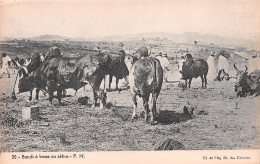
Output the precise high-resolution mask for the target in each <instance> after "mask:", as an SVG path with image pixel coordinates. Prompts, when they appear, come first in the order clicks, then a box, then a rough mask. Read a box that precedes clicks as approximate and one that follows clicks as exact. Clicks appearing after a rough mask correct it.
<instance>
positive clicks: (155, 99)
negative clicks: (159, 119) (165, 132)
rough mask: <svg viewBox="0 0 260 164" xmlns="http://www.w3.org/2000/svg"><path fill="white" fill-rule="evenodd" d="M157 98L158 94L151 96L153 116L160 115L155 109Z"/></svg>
mask: <svg viewBox="0 0 260 164" xmlns="http://www.w3.org/2000/svg"><path fill="white" fill-rule="evenodd" d="M158 96H159V93H155V94H154V95H153V108H152V110H153V111H154V113H155V115H159V114H160V110H159V109H158V108H156V101H157V98H158Z"/></svg>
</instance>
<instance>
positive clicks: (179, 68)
mask: <svg viewBox="0 0 260 164" xmlns="http://www.w3.org/2000/svg"><path fill="white" fill-rule="evenodd" d="M183 62H184V56H182V57H181V59H180V60H179V61H178V70H179V72H180V73H182V65H183Z"/></svg>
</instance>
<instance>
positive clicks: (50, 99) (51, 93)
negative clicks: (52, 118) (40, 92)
mask: <svg viewBox="0 0 260 164" xmlns="http://www.w3.org/2000/svg"><path fill="white" fill-rule="evenodd" d="M52 100H53V91H49V103H50V104H52Z"/></svg>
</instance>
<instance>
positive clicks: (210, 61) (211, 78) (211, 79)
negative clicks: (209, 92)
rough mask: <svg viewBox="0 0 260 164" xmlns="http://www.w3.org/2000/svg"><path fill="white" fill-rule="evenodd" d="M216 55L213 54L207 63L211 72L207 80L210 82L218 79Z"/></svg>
mask: <svg viewBox="0 0 260 164" xmlns="http://www.w3.org/2000/svg"><path fill="white" fill-rule="evenodd" d="M214 53H215V52H213V54H211V55H210V56H209V57H208V59H207V63H208V66H209V71H208V76H207V79H208V80H209V81H213V80H214V78H215V77H216V75H215V74H216V70H215V63H214Z"/></svg>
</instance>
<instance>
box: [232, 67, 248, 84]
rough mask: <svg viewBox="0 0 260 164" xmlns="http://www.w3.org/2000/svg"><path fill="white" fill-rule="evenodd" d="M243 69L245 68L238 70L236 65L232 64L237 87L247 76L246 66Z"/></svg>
mask: <svg viewBox="0 0 260 164" xmlns="http://www.w3.org/2000/svg"><path fill="white" fill-rule="evenodd" d="M245 67H246V69H245V70H239V69H238V68H237V67H236V63H235V64H234V68H235V70H236V72H237V75H236V79H237V82H236V84H237V85H238V84H239V83H241V81H242V80H243V79H245V78H246V77H247V74H248V72H247V70H248V68H247V66H246V65H245Z"/></svg>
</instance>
